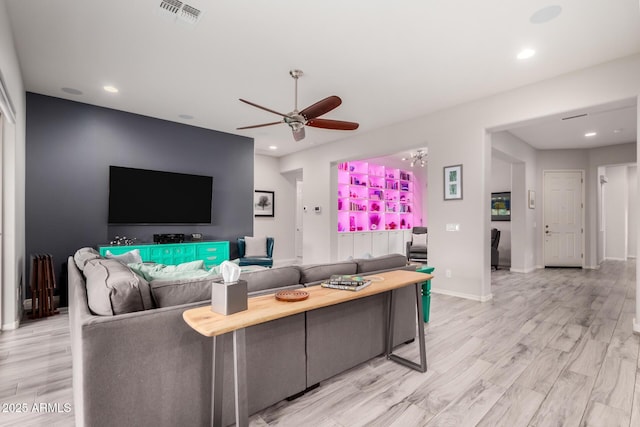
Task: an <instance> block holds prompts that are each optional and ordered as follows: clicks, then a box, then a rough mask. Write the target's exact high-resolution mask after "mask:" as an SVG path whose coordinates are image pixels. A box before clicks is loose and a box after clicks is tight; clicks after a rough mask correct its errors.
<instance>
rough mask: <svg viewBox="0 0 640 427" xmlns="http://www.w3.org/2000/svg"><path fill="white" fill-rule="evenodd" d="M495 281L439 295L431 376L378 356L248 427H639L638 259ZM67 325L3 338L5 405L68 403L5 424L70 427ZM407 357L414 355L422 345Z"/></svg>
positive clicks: (1, 398)
mask: <svg viewBox="0 0 640 427" xmlns="http://www.w3.org/2000/svg"><path fill="white" fill-rule="evenodd" d="M437 273H438V272H437V271H435V274H436V278H435V279H434V282H435V281H436V280H438V277H437ZM492 282H493V283H492V292H493V296H494V299H493V301H491V302H487V303H478V302H474V301H469V300H464V299H460V298H454V297H449V296H443V295H433V297H432V306H431V308H432V309H431V322H430V323H429V324H428V325H427V327H426V332H425V333H426V342H427V356H428V363H429V370H428V371H427V372H426V373H424V374H419V373H417V372H415V371H411V370H409V369H407V368H405V367H403V366H400V365H398V364H395V363H393V362H390V361H387V360H385V359H384V358H382V357H379V358H376V359H374V360H372V361H370V362H368V363H365V364H363V365H360V366H358V367H356V368H354V369H352V370H350V371H348V372H346V373H343V374H341V375H338V376H336V377H334V378H332V379H331V380H329V381H326V382H323V383H322V384H321V386H320V387H319V388H318V389H316V390H314V391H312V392H310V393H307V394H306V395H304V396H302V397H300V398H298V399H296V400H294V401H292V402H287V401H283V402H280V403H278V404H276V405H274V406H272V407H270V408H267V409H265V410H264V411H261V412H260V413H258V414H255V415H253V416H252V417H251V420H250V421H251V425H252V426H342V427H346V426H349V427H351V426H365V425H366V426H403V427H404V426H509V427H514V426H597V427H606V426H630V427H633V426H640V364H639V363H640V361H639V359H638V351H639V348H640V337H639V336H638V335H634V334H633V333H632V321H633V317H634V307H635V261H632V262H612V261H609V262H606V263H604V264H603V265H602V266H601V268H600V270H597V271H595V270H580V269H544V270H538V271H536V272H533V273H530V274H526V275H525V274H516V273H509V272H507V271H503V270H500V271H497V272H493V273H492ZM67 322H68V317H67V315H66V314H61V315H58V316H55V317H52V318H49V319H46V320H39V321H32V322H25V323H24V324H23V326H22V327H21V328H20V329H18V330H17V331H13V332H5V333H2V334H1V335H0V403H1V404H3V405H4V404H5V403H7V402H9V403H11V402H15V403H27V404H28V405H29V409H30V410H31V405H32V404H33V403H36V404H40V403H58V404H59V410H60V413H32V412H31V413H27V414H7V413H0V425H1V426H9V425H16V426H30V425H44V424H47V425H54V426H72V425H73V419H72V418H71V417H72V415H73V411H71V412H70V413H65V412H64V406H63V405H64V403H72V393H71V357H70V353H69V330H68V326H67ZM401 353H404V355H406V356H416V357H417V348H416V345H415V344H412V345H408V346H406V347H405V348H403V349H402V351H401ZM36 407H38V405H36ZM0 409H2V408H0ZM51 409H53V408H51Z"/></svg>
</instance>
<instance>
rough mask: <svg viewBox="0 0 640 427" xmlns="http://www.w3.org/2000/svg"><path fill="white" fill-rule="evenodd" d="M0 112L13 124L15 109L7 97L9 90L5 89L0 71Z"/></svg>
mask: <svg viewBox="0 0 640 427" xmlns="http://www.w3.org/2000/svg"><path fill="white" fill-rule="evenodd" d="M0 111H2V114H3V115H4V116H5V117H6V118H7V121H8V122H9V123H11V124H15V122H16V109H15V108H14V106H13V103H12V102H11V98H10V97H9V90H8V89H7V85H6V84H5V83H4V76H3V75H2V71H1V70H0Z"/></svg>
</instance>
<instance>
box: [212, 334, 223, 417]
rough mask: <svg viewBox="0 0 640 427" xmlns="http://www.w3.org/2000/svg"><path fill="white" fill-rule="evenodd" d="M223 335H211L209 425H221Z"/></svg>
mask: <svg viewBox="0 0 640 427" xmlns="http://www.w3.org/2000/svg"><path fill="white" fill-rule="evenodd" d="M224 339H225V336H224V335H219V336H215V337H213V354H212V359H213V364H212V366H211V375H212V376H213V378H212V381H211V425H212V426H213V427H221V426H222V384H223V381H224Z"/></svg>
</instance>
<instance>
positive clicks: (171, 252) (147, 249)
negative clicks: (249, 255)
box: [98, 242, 229, 269]
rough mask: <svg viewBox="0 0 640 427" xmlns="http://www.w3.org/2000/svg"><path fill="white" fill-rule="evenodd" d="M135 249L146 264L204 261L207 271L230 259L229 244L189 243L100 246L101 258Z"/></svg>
mask: <svg viewBox="0 0 640 427" xmlns="http://www.w3.org/2000/svg"><path fill="white" fill-rule="evenodd" d="M134 249H139V250H140V256H141V257H142V260H143V261H144V262H157V263H159V264H165V265H176V264H181V263H183V262H190V261H197V260H203V261H204V266H205V268H207V269H210V268H211V267H215V266H216V265H219V264H221V263H222V261H226V260H228V259H229V242H187V243H170V244H162V245H160V244H153V243H150V244H148V245H132V246H99V247H98V250H99V252H100V255H101V256H105V255H106V253H107V251H111V253H112V254H114V255H121V254H123V253H125V252H129V251H131V250H134Z"/></svg>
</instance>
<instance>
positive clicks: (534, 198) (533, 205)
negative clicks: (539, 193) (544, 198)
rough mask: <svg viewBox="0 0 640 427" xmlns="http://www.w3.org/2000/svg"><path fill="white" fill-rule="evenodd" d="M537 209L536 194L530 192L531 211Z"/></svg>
mask: <svg viewBox="0 0 640 427" xmlns="http://www.w3.org/2000/svg"><path fill="white" fill-rule="evenodd" d="M535 208H536V192H535V191H533V190H529V209H535Z"/></svg>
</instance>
